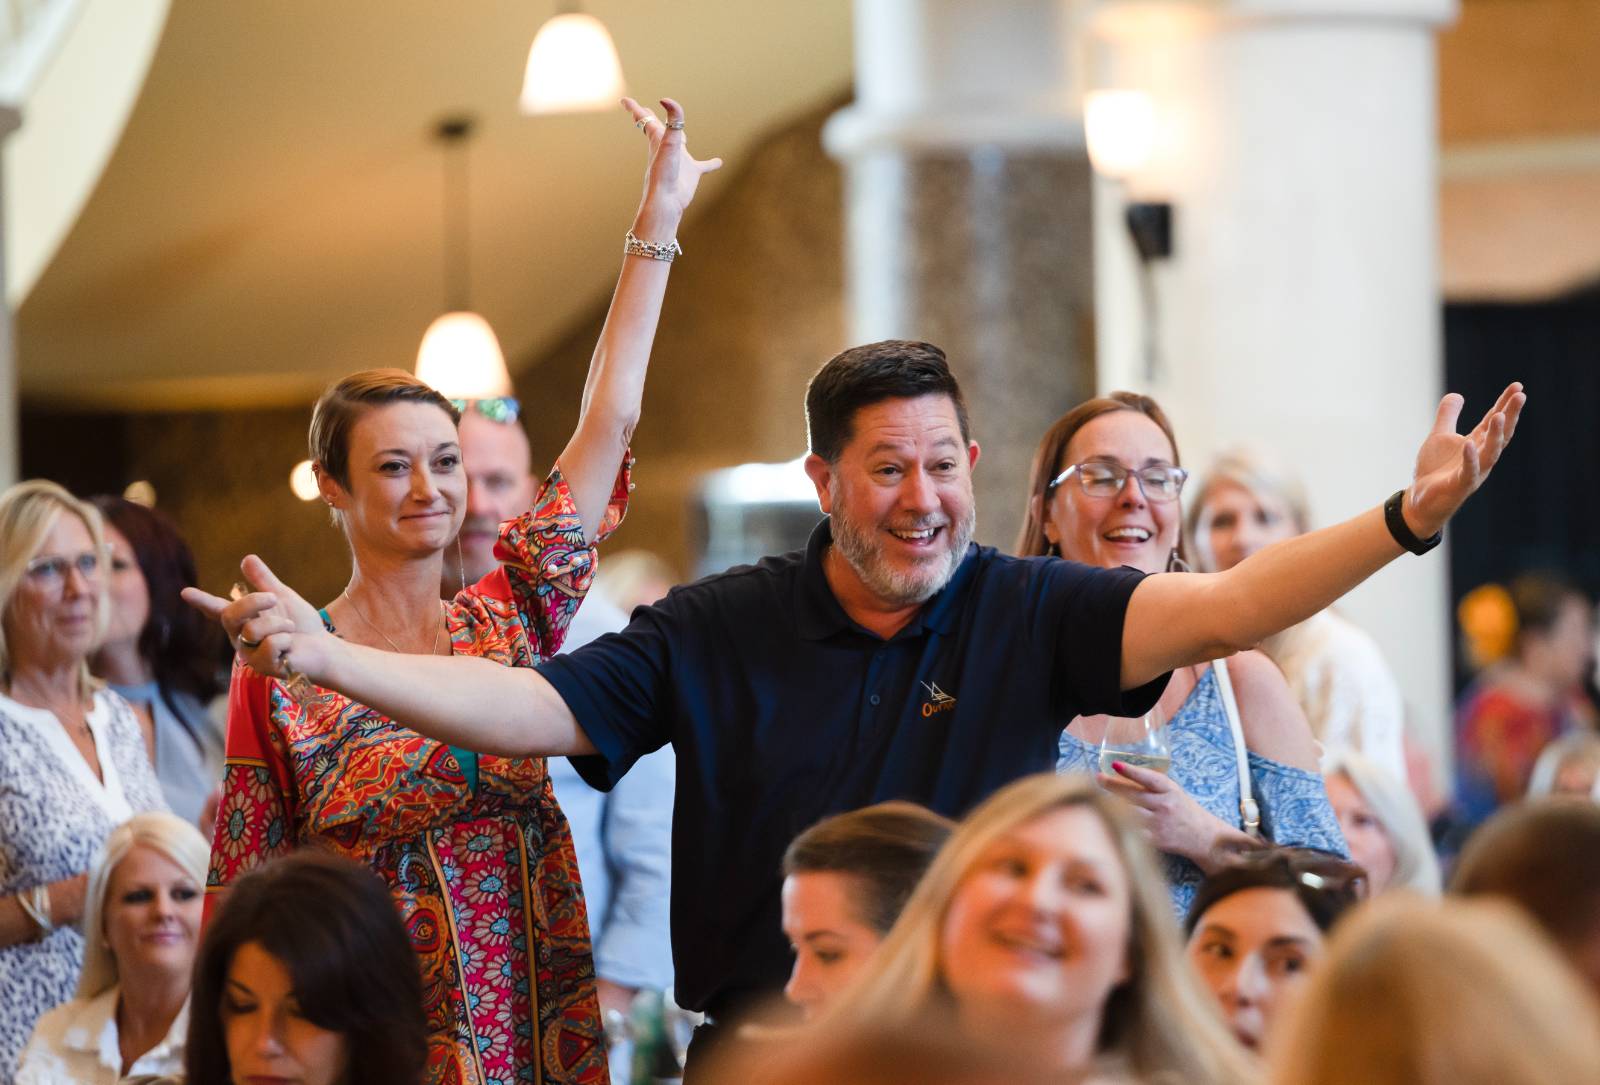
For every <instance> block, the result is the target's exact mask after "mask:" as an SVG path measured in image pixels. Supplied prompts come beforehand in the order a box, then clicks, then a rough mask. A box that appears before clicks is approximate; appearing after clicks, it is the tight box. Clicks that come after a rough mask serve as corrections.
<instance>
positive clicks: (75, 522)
mask: <svg viewBox="0 0 1600 1085" xmlns="http://www.w3.org/2000/svg"><path fill="white" fill-rule="evenodd" d="M104 581H105V562H104V561H103V560H101V558H100V556H99V555H98V554H97V553H96V552H95V546H94V536H93V535H91V534H89V526H88V525H87V524H85V523H84V522H83V521H82V520H80V519H79V518H78V517H77V516H75V515H73V514H72V513H70V512H67V511H65V510H63V511H62V512H61V513H60V514H59V515H57V516H56V519H55V523H54V524H52V525H51V526H50V530H49V531H48V532H46V533H45V536H44V540H43V542H42V543H41V545H40V547H39V552H38V553H37V554H36V555H34V557H33V559H32V560H31V561H30V562H29V571H28V572H25V573H23V574H22V579H21V580H20V581H19V582H18V583H17V587H16V590H15V591H14V592H13V593H12V595H11V602H10V604H9V605H8V606H7V607H6V611H5V615H4V619H3V620H4V622H5V633H6V646H7V649H8V650H9V652H10V654H11V660H12V662H11V667H12V670H19V669H25V668H28V667H31V666H60V665H62V664H68V663H72V662H74V661H76V660H81V659H83V658H85V657H86V656H87V655H88V654H89V651H90V649H91V648H93V647H94V645H95V643H96V641H97V640H98V638H99V632H100V630H99V628H98V626H97V623H96V619H97V617H98V611H99V606H100V594H101V592H102V591H104Z"/></svg>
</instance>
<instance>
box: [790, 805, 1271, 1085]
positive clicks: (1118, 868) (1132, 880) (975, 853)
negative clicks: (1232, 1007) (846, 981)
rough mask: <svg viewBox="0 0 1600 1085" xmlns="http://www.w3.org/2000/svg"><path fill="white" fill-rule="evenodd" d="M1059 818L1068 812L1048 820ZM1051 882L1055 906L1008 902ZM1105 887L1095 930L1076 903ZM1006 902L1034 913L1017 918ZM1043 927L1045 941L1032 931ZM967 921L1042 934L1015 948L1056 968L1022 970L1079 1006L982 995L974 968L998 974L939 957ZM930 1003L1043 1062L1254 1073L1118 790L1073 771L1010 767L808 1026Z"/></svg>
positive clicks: (830, 1025) (983, 983) (900, 1019)
mask: <svg viewBox="0 0 1600 1085" xmlns="http://www.w3.org/2000/svg"><path fill="white" fill-rule="evenodd" d="M1063 817H1072V818H1074V819H1075V820H1074V823H1073V824H1071V825H1067V824H1065V823H1064V822H1063V823H1062V824H1059V825H1058V824H1056V822H1057V821H1061V820H1062V819H1063ZM1096 826H1098V831H1097V830H1096ZM1041 830H1043V831H1042V832H1041ZM1096 836H1099V837H1102V838H1103V840H1104V841H1105V844H1104V845H1103V846H1102V850H1101V851H1100V852H1099V853H1098V854H1095V853H1093V852H1091V851H1089V850H1085V846H1086V845H1087V844H1088V843H1089V842H1091V841H1092V840H1093V838H1095V837H1096ZM1041 848H1042V849H1043V850H1041ZM996 883H998V884H999V889H998V892H997V890H996ZM1119 883H1121V884H1120V885H1119ZM1056 885H1059V886H1061V887H1062V888H1061V890H1060V893H1061V896H1060V898H1059V899H1060V902H1061V903H1060V906H1059V907H1056V906H1054V905H1040V904H1039V903H1038V902H1037V898H1036V897H1035V898H1033V900H1034V903H1031V904H1029V903H1024V902H1023V896H1027V895H1030V894H1032V893H1033V892H1034V891H1035V890H1036V889H1037V890H1038V891H1043V892H1046V893H1054V892H1055V890H1054V889H1053V888H1052V887H1053V886H1056ZM1041 886H1042V889H1040V888H1039V887H1041ZM1013 890H1015V891H1017V892H1012V891H1013ZM1007 893H1012V895H1011V896H1010V898H1009V900H1008V898H1007V896H1006V894H1007ZM1017 893H1020V894H1022V895H1020V896H1019V895H1017ZM1118 895H1122V896H1124V897H1125V900H1124V901H1123V904H1122V912H1123V914H1122V915H1120V916H1116V917H1113V918H1114V919H1115V920H1116V922H1114V923H1112V924H1111V925H1109V926H1105V925H1102V926H1101V927H1099V928H1098V929H1099V931H1100V932H1101V933H1102V936H1101V937H1096V936H1095V935H1096V928H1094V927H1093V926H1091V925H1090V924H1088V923H1087V922H1086V921H1085V920H1084V916H1085V914H1086V913H1085V907H1086V904H1085V902H1094V903H1097V902H1098V901H1112V902H1114V901H1115V898H1116V897H1117V896H1118ZM1050 899H1052V900H1054V899H1057V898H1055V897H1051V898H1050ZM984 901H989V902H991V904H990V905H989V906H987V907H986V906H985V905H984V903H983V902H984ZM1018 908H1021V909H1024V910H1026V912H1027V914H1029V915H1033V914H1034V912H1035V911H1038V912H1040V913H1041V915H1042V916H1043V918H1041V919H1039V921H1038V922H1037V923H1034V922H1033V921H1032V920H1029V921H1028V923H1026V924H1025V923H1022V922H1021V921H1020V920H1019V919H1018V917H1019V916H1021V915H1022V914H1024V913H1023V912H1022V911H1018V910H1017V909H1018ZM1008 909H1009V912H1008ZM1029 924H1031V926H1030V925H1029ZM1056 924H1058V925H1059V927H1060V934H1059V941H1056V940H1055V939H1056V938H1057V935H1056V934H1055V933H1045V931H1046V929H1047V928H1051V929H1052V930H1053V925H1056ZM974 926H977V927H979V928H980V929H984V930H987V931H989V932H990V933H995V934H1003V935H1004V937H1005V938H1007V939H1011V940H1012V941H1015V940H1017V939H1023V940H1027V939H1034V940H1039V939H1043V940H1049V941H1050V944H1049V945H1043V944H1041V945H1039V946H1035V947H1021V948H1022V950H1025V951H1027V952H1019V954H1018V957H1019V958H1027V959H1028V960H1030V961H1033V962H1034V963H1035V964H1037V962H1038V961H1040V960H1044V959H1048V960H1049V961H1050V964H1048V965H1042V966H1040V967H1042V968H1043V969H1044V970H1045V971H1046V972H1048V971H1052V970H1053V971H1054V972H1056V973H1058V975H1057V976H1055V977H1053V978H1052V977H1051V976H1048V975H1044V974H1040V975H1036V976H1034V977H1033V980H1032V981H1030V983H1031V984H1032V986H1033V988H1034V989H1037V987H1038V986H1039V984H1040V983H1041V982H1042V983H1046V984H1050V985H1052V986H1053V987H1054V989H1056V990H1058V991H1065V992H1068V994H1067V995H1066V998H1067V999H1068V1000H1079V999H1082V1000H1086V1001H1085V1002H1084V1004H1083V1005H1082V1006H1081V1007H1080V1008H1079V1009H1078V1010H1073V1009H1071V1008H1068V1007H1065V1006H1061V1005H1055V1006H1052V1005H1048V1004H1045V1002H1044V1001H1043V1000H1040V999H1032V1000H1030V999H1028V998H1027V997H1025V996H1020V995H1019V996H1016V997H1014V998H1010V999H1009V1000H1008V999H1007V998H1004V997H997V996H996V995H995V990H997V989H998V988H996V987H994V986H991V985H990V980H991V979H1003V977H998V978H997V977H988V976H985V975H983V972H984V971H985V969H984V968H983V967H974V966H969V965H968V964H967V962H966V961H958V960H956V959H955V958H956V957H957V955H962V956H967V955H968V954H967V951H966V950H965V949H964V948H963V947H964V945H965V944H966V943H968V942H969V941H970V936H971V934H972V930H971V928H972V927H974ZM1024 927H1027V929H1028V930H1031V931H1033V932H1034V933H1024ZM1112 930H1120V931H1121V933H1122V942H1121V944H1120V945H1106V944H1104V942H1105V940H1106V939H1105V937H1104V936H1103V935H1104V932H1107V931H1112ZM1097 957H1100V958H1107V965H1106V967H1102V968H1100V969H1099V970H1098V971H1093V970H1090V969H1089V967H1088V966H1091V965H1093V959H1094V958H1097ZM973 959H976V960H981V958H973ZM995 960H996V959H995V958H992V957H991V958H990V962H991V963H994V962H995ZM999 960H1000V963H1001V965H1002V967H1003V966H1004V958H1000V959H999ZM1075 972H1083V973H1085V974H1082V975H1075V974H1074V973H1075ZM986 1002H987V1003H989V1004H988V1005H985V1004H984V1003H986ZM944 1015H951V1016H953V1017H954V1020H955V1022H956V1028H957V1030H958V1032H961V1033H962V1034H964V1035H965V1037H966V1039H967V1040H968V1041H969V1042H973V1043H993V1042H1004V1043H1008V1044H1013V1045H1016V1044H1021V1045H1023V1046H1024V1047H1025V1048H1026V1049H1025V1050H1020V1051H1018V1053H1017V1054H1018V1058H1019V1060H1020V1061H1022V1062H1024V1063H1027V1064H1030V1065H1032V1064H1036V1063H1039V1062H1041V1061H1042V1062H1045V1063H1047V1064H1049V1065H1051V1066H1052V1067H1053V1069H1054V1070H1056V1071H1058V1072H1064V1073H1069V1074H1083V1073H1091V1072H1092V1073H1108V1074H1111V1075H1113V1076H1117V1075H1124V1074H1125V1075H1128V1076H1131V1077H1133V1078H1136V1079H1140V1080H1157V1079H1159V1078H1160V1076H1161V1075H1163V1074H1166V1075H1172V1076H1173V1079H1174V1080H1183V1081H1185V1082H1191V1083H1195V1085H1209V1083H1217V1085H1221V1083H1224V1082H1226V1083H1229V1085H1236V1083H1240V1082H1249V1081H1253V1080H1254V1079H1255V1069H1254V1064H1253V1062H1252V1061H1251V1059H1250V1058H1249V1056H1247V1055H1246V1054H1245V1052H1244V1051H1243V1049H1241V1048H1240V1047H1239V1046H1238V1045H1237V1044H1236V1043H1235V1042H1234V1040H1233V1038H1232V1037H1231V1036H1229V1035H1228V1033H1227V1030H1226V1029H1225V1028H1224V1027H1223V1025H1222V1023H1221V1021H1220V1019H1219V1018H1218V1016H1217V1013H1216V1010H1215V1007H1214V1006H1213V1005H1212V1004H1211V1000H1210V999H1209V998H1208V997H1207V996H1206V995H1205V993H1204V992H1203V991H1202V990H1201V989H1200V988H1199V986H1198V985H1197V984H1196V982H1195V980H1194V977H1193V976H1192V974H1191V973H1190V971H1189V968H1188V966H1187V964H1186V963H1185V961H1184V958H1183V951H1182V949H1181V947H1180V945H1179V942H1178V934H1177V929H1176V927H1175V926H1174V924H1173V921H1172V905H1171V903H1170V901H1169V898H1168V895H1167V890H1166V887H1165V884H1164V883H1163V881H1162V879H1161V876H1160V874H1158V873H1157V871H1156V866H1155V860H1154V856H1153V854H1152V853H1151V851H1150V848H1149V846H1148V845H1147V844H1146V843H1145V842H1144V838H1143V835H1142V832H1141V830H1140V829H1139V828H1138V827H1137V826H1136V825H1135V824H1134V823H1133V821H1132V820H1131V818H1130V816H1129V815H1128V813H1127V811H1126V810H1125V809H1124V808H1123V804H1122V803H1121V801H1120V800H1118V799H1116V798H1114V797H1112V796H1110V795H1108V794H1106V793H1105V792H1103V791H1101V790H1100V789H1099V788H1098V787H1096V786H1095V785H1094V783H1093V782H1092V781H1089V780H1086V779H1082V778H1076V777H1069V776H1054V775H1040V776H1030V777H1026V778H1024V779H1022V780H1019V781H1017V782H1016V783H1014V784H1011V785H1010V786H1008V787H1006V788H1003V789H1002V790H1000V791H998V792H996V793H995V794H994V795H993V796H991V797H990V798H989V799H988V800H987V801H985V802H984V803H983V804H982V805H980V806H979V807H978V808H977V809H976V810H974V811H973V812H972V813H971V814H970V815H969V816H968V817H967V819H966V820H965V821H964V822H962V823H961V825H960V827H959V828H958V829H957V830H956V832H955V834H954V835H953V836H951V838H950V840H949V842H948V843H947V844H946V845H945V846H944V848H943V850H941V851H940V853H939V856H938V858H936V859H935V860H934V862H933V865H932V866H931V867H930V868H929V870H928V873H927V875H926V876H925V877H924V878H923V880H922V883H921V884H920V885H919V886H918V887H917V889H916V891H915V892H914V893H913V894H912V896H911V899H910V901H908V902H907V904H906V907H905V910H904V911H903V912H902V913H901V915H900V919H899V921H898V922H897V923H896V924H895V926H894V929H893V930H892V931H891V932H890V933H889V937H888V938H887V939H886V940H885V941H884V943H883V945H882V946H880V947H879V949H878V952H877V954H876V956H875V957H874V959H873V961H872V963H871V965H870V966H869V969H868V971H867V972H866V973H865V974H864V975H863V976H861V977H860V979H859V980H858V981H857V982H856V983H855V984H854V985H853V986H852V987H851V988H850V989H849V990H847V991H846V992H844V993H843V994H842V995H841V996H840V997H839V999H838V1000H837V1002H836V1003H835V1004H834V1005H833V1006H832V1007H830V1009H829V1012H828V1013H827V1014H826V1015H825V1016H824V1018H823V1019H822V1021H821V1023H820V1025H821V1028H822V1029H823V1031H824V1032H832V1031H838V1030H844V1029H849V1028H862V1027H864V1028H897V1027H901V1026H907V1025H911V1024H914V1023H916V1022H918V1021H922V1020H926V1019H927V1018H928V1017H933V1018H935V1019H937V1018H939V1017H942V1016H944ZM990 1016H996V1017H1000V1018H1004V1019H1006V1020H1007V1021H1009V1022H1010V1024H1009V1026H1008V1027H1007V1028H1006V1029H1005V1031H1004V1033H1003V1035H1002V1034H997V1033H994V1032H992V1031H990V1030H986V1029H982V1028H980V1027H979V1026H978V1021H979V1019H980V1018H983V1017H990ZM1051 1022H1054V1023H1056V1024H1058V1025H1060V1026H1062V1027H1063V1028H1065V1029H1071V1030H1074V1031H1075V1032H1077V1034H1079V1035H1082V1036H1087V1037H1088V1038H1089V1041H1090V1042H1089V1043H1088V1044H1087V1045H1085V1046H1087V1048H1088V1050H1086V1051H1085V1050H1082V1047H1080V1049H1079V1051H1078V1052H1077V1055H1076V1057H1068V1058H1060V1057H1058V1051H1059V1050H1060V1049H1057V1048H1055V1047H1054V1046H1053V1039H1052V1037H1051V1036H1050V1035H1049V1033H1048V1032H1047V1031H1046V1030H1047V1028H1048V1027H1049V1025H1050V1023H1051ZM1036 1026H1037V1028H1036Z"/></svg>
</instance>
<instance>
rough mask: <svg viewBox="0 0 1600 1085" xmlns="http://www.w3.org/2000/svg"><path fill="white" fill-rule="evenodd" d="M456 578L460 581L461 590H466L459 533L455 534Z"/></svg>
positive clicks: (465, 565)
mask: <svg viewBox="0 0 1600 1085" xmlns="http://www.w3.org/2000/svg"><path fill="white" fill-rule="evenodd" d="M456 576H457V577H458V578H459V579H460V581H461V590H462V591H466V590H467V563H466V561H465V560H464V559H463V558H462V557H461V533H460V532H459V531H458V532H456Z"/></svg>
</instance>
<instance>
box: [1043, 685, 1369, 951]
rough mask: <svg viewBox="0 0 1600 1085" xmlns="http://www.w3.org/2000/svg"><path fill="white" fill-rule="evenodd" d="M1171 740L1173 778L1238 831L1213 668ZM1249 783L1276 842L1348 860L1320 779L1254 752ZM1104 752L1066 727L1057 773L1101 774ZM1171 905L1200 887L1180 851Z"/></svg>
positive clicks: (1172, 727) (1230, 754) (1178, 718)
mask: <svg viewBox="0 0 1600 1085" xmlns="http://www.w3.org/2000/svg"><path fill="white" fill-rule="evenodd" d="M1168 732H1169V740H1170V741H1171V743H1172V772H1171V776H1172V779H1174V780H1176V781H1177V782H1178V783H1179V784H1181V785H1183V789H1184V790H1185V791H1187V792H1188V793H1189V794H1190V795H1192V796H1194V798H1195V801H1197V802H1198V803H1199V804H1200V805H1201V806H1203V807H1205V808H1206V809H1207V810H1209V811H1210V812H1211V813H1213V814H1215V815H1216V816H1217V817H1219V818H1221V819H1222V820H1223V821H1224V822H1226V823H1227V824H1229V825H1232V826H1234V827H1236V828H1241V829H1242V828H1243V827H1244V823H1243V819H1242V818H1241V817H1240V816H1239V770H1238V767H1237V761H1236V759H1235V754H1234V751H1233V731H1232V729H1231V728H1229V726H1228V716H1227V713H1226V711H1225V710H1224V709H1223V707H1222V694H1221V692H1220V691H1219V690H1218V688H1217V676H1216V672H1215V671H1214V670H1213V669H1211V668H1209V667H1208V668H1206V673H1205V674H1203V675H1202V676H1201V677H1200V681H1199V682H1198V683H1197V684H1196V685H1195V687H1194V690H1193V691H1192V692H1191V693H1190V694H1189V696H1188V698H1187V699H1186V700H1185V701H1184V702H1183V704H1182V705H1181V706H1179V708H1178V711H1177V712H1175V713H1174V714H1173V716H1172V720H1171V721H1170V722H1169V724H1168ZM1249 761H1250V787H1251V790H1252V791H1254V792H1255V798H1256V803H1257V804H1258V805H1259V806H1260V807H1261V832H1262V834H1263V835H1264V836H1266V838H1267V839H1268V840H1271V841H1272V842H1273V843H1275V844H1285V845H1289V846H1292V847H1298V848H1319V849H1321V850H1322V851H1326V852H1331V853H1333V854H1335V855H1338V856H1340V857H1341V858H1346V859H1347V858H1349V856H1350V853H1349V851H1348V849H1347V848H1346V847H1345V842H1344V834H1343V833H1341V832H1340V831H1339V822H1338V819H1336V818H1335V817H1334V816H1333V807H1331V806H1329V805H1328V791H1327V788H1325V787H1324V786H1323V783H1322V777H1321V776H1319V775H1317V774H1316V773H1314V772H1308V771H1306V770H1305V769H1297V768H1294V767H1293V766H1291V765H1285V764H1283V763H1282V762H1280V761H1274V760H1272V759H1271V758H1268V757H1262V756H1261V755H1260V754H1258V753H1256V752H1255V751H1253V750H1252V751H1250V755H1249ZM1099 767H1100V751H1099V749H1098V747H1096V746H1091V745H1089V744H1088V743H1086V742H1084V741H1083V740H1082V739H1080V738H1078V737H1077V736H1076V735H1073V734H1071V733H1070V732H1067V731H1063V732H1061V748H1060V756H1059V757H1058V758H1057V759H1056V771H1057V772H1087V773H1089V774H1090V775H1093V774H1094V773H1096V772H1098V771H1099ZM1161 861H1162V866H1163V867H1164V869H1165V873H1166V876H1167V885H1168V887H1169V888H1170V889H1171V890H1172V907H1173V909H1174V910H1175V911H1176V912H1177V913H1178V919H1179V920H1180V921H1182V919H1183V917H1184V916H1185V915H1186V914H1187V913H1188V911H1189V903H1190V902H1191V901H1193V900H1194V895H1195V891H1196V890H1197V889H1199V888H1200V882H1201V881H1202V880H1203V879H1204V878H1205V875H1204V874H1203V873H1201V870H1200V868H1199V867H1198V866H1196V865H1195V864H1194V863H1193V862H1191V861H1190V860H1188V859H1185V858H1182V857H1181V856H1177V855H1162V856H1161Z"/></svg>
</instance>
